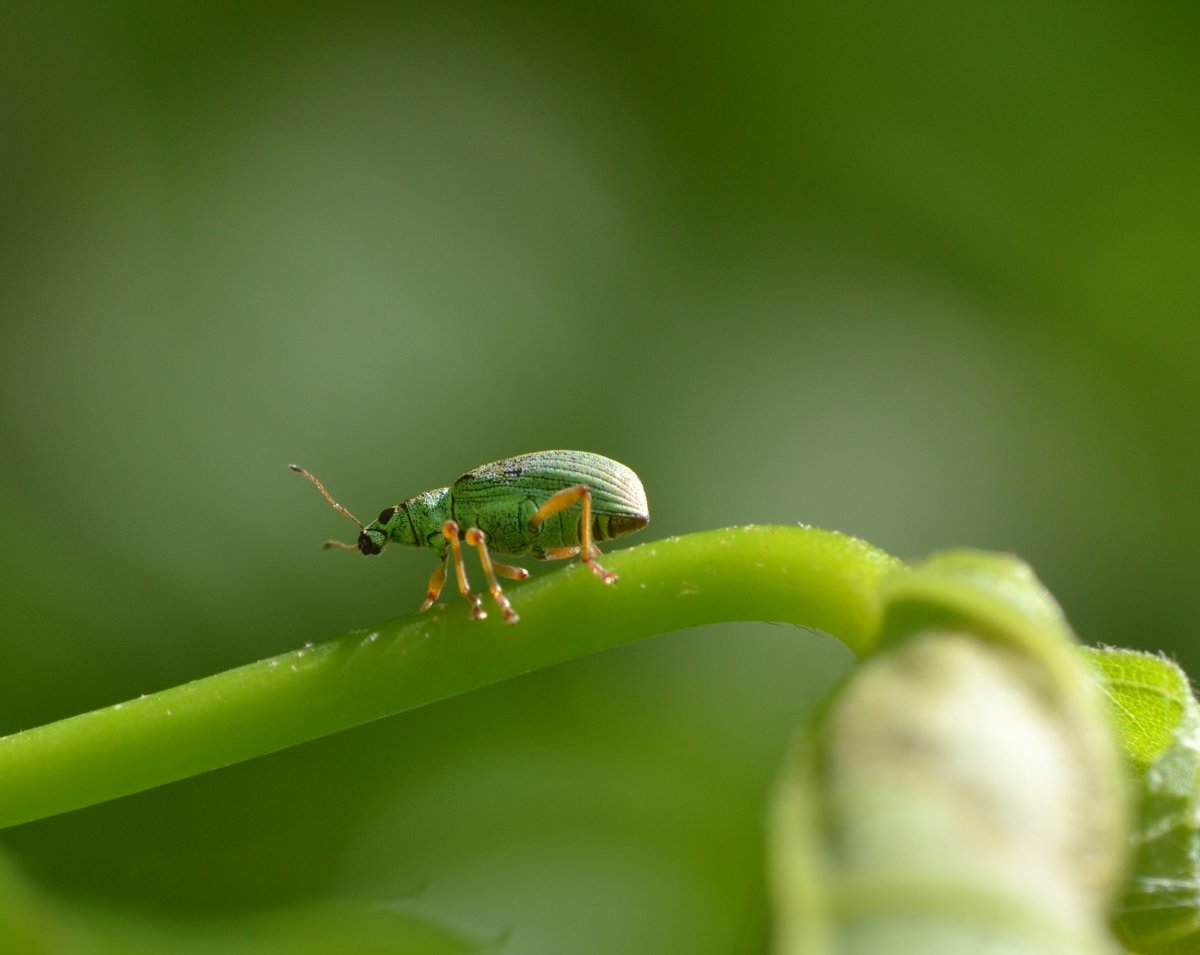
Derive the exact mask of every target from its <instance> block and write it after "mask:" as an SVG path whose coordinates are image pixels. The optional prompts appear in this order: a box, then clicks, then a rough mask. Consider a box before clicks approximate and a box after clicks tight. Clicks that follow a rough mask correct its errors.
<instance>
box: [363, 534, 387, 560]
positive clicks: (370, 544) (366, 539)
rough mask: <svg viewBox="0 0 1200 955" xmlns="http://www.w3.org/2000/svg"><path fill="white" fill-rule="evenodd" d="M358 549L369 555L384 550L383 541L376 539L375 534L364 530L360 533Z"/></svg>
mask: <svg viewBox="0 0 1200 955" xmlns="http://www.w3.org/2000/svg"><path fill="white" fill-rule="evenodd" d="M358 549H359V550H361V551H362V552H363V553H364V554H366V555H367V556H368V557H371V556H373V555H374V554H378V553H381V552H382V551H383V542H382V541H380V540H376V539H375V536H374V535H372V534H368V533H367V532H366V531H363V532H362V533H361V534H359V535H358Z"/></svg>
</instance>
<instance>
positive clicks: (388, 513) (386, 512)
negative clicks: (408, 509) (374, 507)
mask: <svg viewBox="0 0 1200 955" xmlns="http://www.w3.org/2000/svg"><path fill="white" fill-rule="evenodd" d="M395 516H396V509H395V508H394V507H385V508H384V509H383V510H382V511H380V512H379V523H380V524H386V523H387V522H388V521H390V520H391V519H392V518H393V517H395Z"/></svg>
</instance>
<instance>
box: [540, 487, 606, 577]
mask: <svg viewBox="0 0 1200 955" xmlns="http://www.w3.org/2000/svg"><path fill="white" fill-rule="evenodd" d="M576 501H582V502H583V503H582V506H581V509H580V510H581V513H580V516H579V547H578V552H579V559H580V560H582V561H583V562H584V563H585V564H587V565H588V567H590V568H591V570H592V573H594V574H595V575H596V576H597V577H599V578H600V579H601V580H603V581H604V582H605V583H606V584H611V583H613V582H614V581H615V580H616V579H617V575H616V574H614V573H613V572H612V571H611V570H605V569H604V568H603V567H601V566H600V565H599V564H598V563H596V555H597V554H599V553H600V548H599V547H597V546H596V544H595V542H594V541H593V540H592V492H591V491H590V490H588V486H587V485H586V484H576V485H574V486H573V487H566V488H563V489H562V490H561V491H559V492H558V493H557V494H554V495H553V496H552V497H551V498H550V500H548V501H547V502H546V503H545V504H543V505H542V506H541V507H539V508H538V509H537V511H536V512H535V513H534V515H533V517H532V518H530V520H529V526H530V527H531V528H532V527H537V526H538V525H539V524H542V523H544V522H545V520H546V519H547V518H549V517H553V516H554V515H555V514H557V513H558V512H559V511H565V510H566V509H567V508H568V507H571V506H572V505H573V504H574V503H575V502H576ZM574 550H575V548H570V547H551V548H548V549H547V550H546V556H547V559H549V560H555V559H557V557H558V556H562V557H570V556H571V552H572V551H574ZM563 552H566V553H563ZM551 555H554V556H551Z"/></svg>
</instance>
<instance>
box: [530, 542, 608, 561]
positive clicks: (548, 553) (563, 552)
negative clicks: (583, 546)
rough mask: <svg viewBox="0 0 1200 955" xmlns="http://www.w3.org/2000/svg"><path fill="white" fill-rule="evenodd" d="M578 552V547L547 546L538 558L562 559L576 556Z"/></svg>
mask: <svg viewBox="0 0 1200 955" xmlns="http://www.w3.org/2000/svg"><path fill="white" fill-rule="evenodd" d="M592 546H595V545H592ZM578 553H579V548H578V547H547V548H546V549H545V550H544V551H542V552H541V554H539V555H538V560H562V559H563V558H565V557H574V556H575V555H576V554H578Z"/></svg>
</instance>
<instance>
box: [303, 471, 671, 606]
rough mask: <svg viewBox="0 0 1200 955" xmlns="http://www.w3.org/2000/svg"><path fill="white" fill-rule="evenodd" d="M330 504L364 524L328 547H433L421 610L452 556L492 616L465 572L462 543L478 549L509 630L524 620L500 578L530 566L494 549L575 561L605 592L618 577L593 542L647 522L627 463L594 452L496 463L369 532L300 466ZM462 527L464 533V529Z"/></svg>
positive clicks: (385, 515) (425, 496) (519, 575)
mask: <svg viewBox="0 0 1200 955" xmlns="http://www.w3.org/2000/svg"><path fill="white" fill-rule="evenodd" d="M289 467H290V468H291V469H292V470H293V471H295V472H297V473H298V474H303V475H304V476H305V477H306V478H308V479H309V480H310V481H312V482H313V484H315V485H316V486H317V488H318V490H320V492H321V493H322V494H323V495H325V500H327V501H328V502H329V503H330V504H332V505H333V506H334V508H336V509H337V510H338V511H341V513H343V514H345V515H346V516H347V517H348V518H350V520H352V521H354V523H355V524H357V525H358V529H359V535H358V540H356V541H355V542H354V543H353V544H343V543H342V542H341V541H326V542H325V545H324V546H325V547H326V548H329V547H339V548H341V549H342V550H357V551H361V552H362V553H363V554H366V555H367V556H371V555H374V554H378V553H380V552H381V551H382V550H383V548H384V547H385V546H386V545H387V544H404V545H406V546H408V547H428V548H429V549H430V550H432V551H433V552H434V553H435V554H437V556H438V557H439V558H441V562H440V563H439V564H438V566H437V568H436V569H435V570H434V572H433V574H432V576H430V578H429V592H428V593H427V594H426V596H425V602H424V603H423V604H421V609H422V610H428V609H429V608H430V607H431V606H433V603H434V601H435V600H437V598H438V595H439V594H440V593H441V592H442V586H443V585H444V584H445V583H446V565H447V562H448V560H449V558H450V557H453V558H454V569H455V573H456V575H457V577H458V589H459V591H460V592H461V593H462V595H463V596H464V597H465V598H466V599H467V600H468V601H470V603H471V615H472V616H473V617H474V618H475V619H476V620H481V619H483V618H484V617H486V616H487V614H486V613H485V612H484V609H483V598H482V597H481V596H480V595H479V594H473V593H472V592H471V588H470V585H469V584H468V583H467V571H466V568H465V567H464V566H463V556H462V548H461V547H460V546H459V535H460V533H461V534H462V539H463V540H465V541H466V543H467V544H468V545H470V546H471V547H475V548H477V549H478V551H479V561H480V563H481V564H482V565H483V572H484V575H485V576H486V577H487V581H488V589H489V590H490V591H491V594H492V597H494V598H495V600H496V603H497V604H498V605H499V606H500V609H501V610H502V611H503V612H504V619H505V620H507V621H508V622H509V623H516V622H517V619H518V618H517V614H516V612H515V611H514V610H513V608H512V604H511V603H509V600H508V597H506V596H505V595H504V592H503V591H502V590H501V589H500V584H499V582H498V581H497V580H496V575H497V574H499V575H500V576H502V577H507V578H509V579H510V580H524V579H525V578H526V577H528V576H529V571H527V570H525V568H523V567H514V566H512V565H510V564H501V563H498V562H496V561H493V560H492V558H491V555H490V553H489V552H490V551H494V552H495V553H497V554H504V555H506V556H510V557H520V556H523V555H525V554H532V555H533V556H534V557H535V558H536V559H538V560H560V559H562V558H564V557H572V556H574V555H575V554H578V555H579V556H580V559H581V560H582V561H583V562H584V563H585V564H587V566H588V567H590V568H591V569H592V571H593V572H595V574H596V575H597V576H598V577H599V578H600V579H601V580H603V581H604V583H606V584H611V583H612V582H613V581H615V580H616V579H617V575H616V574H613V573H611V572H609V571H607V570H605V569H604V568H603V567H601V566H600V565H599V564H598V563H597V562H596V556H597V555H598V554H599V553H600V549H599V548H598V547H597V546H596V541H605V540H612V539H613V538H615V537H621V536H623V535H625V534H632V533H633V532H634V531H637V530H641V528H643V527H645V526H646V524H648V523H649V521H650V509H649V506H648V505H647V504H646V492H645V490H644V489H643V488H642V482H641V480H640V479H639V478H638V476H637V475H636V474H634V473H633V471H632V470H630V469H629V468H627V467H626V466H625V465H624V464H621V463H620V462H618V461H614V460H612V459H611V458H606V457H604V456H602V455H599V454H592V453H591V452H589V451H534V452H533V453H531V454H519V455H517V456H516V457H512V458H505V459H504V460H503V461H494V462H493V463H491V464H484V465H482V466H481V467H477V468H475V469H474V470H473V471H468V472H467V473H466V474H464V475H462V476H461V477H459V479H458V480H457V481H455V482H454V483H453V484H451V485H450V486H449V487H440V488H437V489H435V490H432V491H425V492H423V493H421V494H418V495H417V496H416V497H411V498H409V499H408V500H407V501H405V502H404V503H402V504H393V505H392V506H391V507H385V508H384V509H383V511H382V512H381V513H380V515H379V517H377V518H376V519H375V520H374V521H372V522H371V523H370V524H367V525H364V524H363V523H362V521H360V520H359V519H358V518H357V517H355V516H354V515H353V514H351V513H350V512H349V511H348V510H346V508H344V507H342V505H341V504H339V503H338V502H337V501H335V500H334V499H333V498H332V497H331V496H330V494H329V492H328V491H327V490H325V485H324V484H322V483H321V482H320V481H318V480H317V479H316V478H315V477H313V475H311V474H309V472H308V471H306V470H304V468H302V467H300V466H299V465H298V464H292V465H289ZM464 529H465V530H464Z"/></svg>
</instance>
